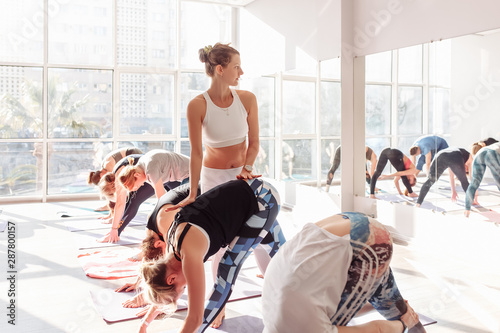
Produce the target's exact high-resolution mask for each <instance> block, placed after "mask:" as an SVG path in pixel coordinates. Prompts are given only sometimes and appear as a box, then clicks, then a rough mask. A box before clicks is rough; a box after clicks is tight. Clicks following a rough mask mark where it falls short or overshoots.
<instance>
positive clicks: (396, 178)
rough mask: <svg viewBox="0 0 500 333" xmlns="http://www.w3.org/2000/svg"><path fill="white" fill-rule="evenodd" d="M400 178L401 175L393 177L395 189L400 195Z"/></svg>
mask: <svg viewBox="0 0 500 333" xmlns="http://www.w3.org/2000/svg"><path fill="white" fill-rule="evenodd" d="M400 179H401V177H399V176H396V177H394V185H395V186H396V189H397V190H398V193H399V194H400V195H403V192H401V188H400V187H399V180H400Z"/></svg>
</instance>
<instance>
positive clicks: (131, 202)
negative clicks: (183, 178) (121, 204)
mask: <svg viewBox="0 0 500 333" xmlns="http://www.w3.org/2000/svg"><path fill="white" fill-rule="evenodd" d="M180 184H181V183H180V182H177V181H176V182H167V183H164V184H163V187H164V188H165V190H167V192H168V191H170V190H171V189H174V188H176V187H177V186H179V185H180ZM154 194H155V189H154V188H153V187H152V186H151V185H149V184H148V183H144V185H142V186H141V187H139V189H138V190H137V191H134V192H130V193H129V194H128V196H127V203H126V204H125V210H124V211H123V216H122V218H121V220H120V224H119V226H118V236H120V234H121V233H122V231H123V229H125V227H126V226H127V225H128V224H129V223H130V221H132V219H133V218H134V217H135V216H136V215H137V211H138V210H139V206H140V205H141V204H142V203H143V202H144V201H146V200H148V199H149V198H150V197H151V196H153V195H154Z"/></svg>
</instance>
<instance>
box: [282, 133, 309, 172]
mask: <svg viewBox="0 0 500 333" xmlns="http://www.w3.org/2000/svg"><path fill="white" fill-rule="evenodd" d="M316 161H317V159H316V140H284V141H283V142H282V145H281V163H282V164H281V178H282V179H283V180H285V181H291V180H307V179H316V177H317V175H316V165H317V164H316Z"/></svg>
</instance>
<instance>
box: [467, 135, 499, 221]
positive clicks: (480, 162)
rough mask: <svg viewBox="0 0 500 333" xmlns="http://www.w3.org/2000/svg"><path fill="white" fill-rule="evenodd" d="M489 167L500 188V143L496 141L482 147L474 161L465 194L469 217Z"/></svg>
mask: <svg viewBox="0 0 500 333" xmlns="http://www.w3.org/2000/svg"><path fill="white" fill-rule="evenodd" d="M486 167H488V168H489V169H490V171H491V174H492V176H493V180H494V181H495V184H496V185H497V187H498V190H500V143H499V142H497V143H494V144H491V145H489V146H486V147H483V148H481V149H480V150H479V151H478V152H477V154H476V156H475V157H474V160H473V161H472V174H471V181H470V184H469V187H468V188H467V192H466V194H465V212H464V215H465V216H466V217H469V215H470V210H471V206H472V204H473V202H474V196H475V194H476V191H477V189H478V188H479V185H480V184H481V181H482V180H483V177H484V173H485V171H486Z"/></svg>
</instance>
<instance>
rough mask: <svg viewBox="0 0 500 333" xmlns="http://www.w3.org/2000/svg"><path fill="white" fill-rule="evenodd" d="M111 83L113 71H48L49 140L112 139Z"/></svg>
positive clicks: (53, 69)
mask: <svg viewBox="0 0 500 333" xmlns="http://www.w3.org/2000/svg"><path fill="white" fill-rule="evenodd" d="M112 82H113V72H112V71H110V70H87V69H55V68H49V86H48V94H49V110H48V111H49V112H48V117H49V118H48V129H49V137H50V138H101V137H111V136H112V128H113V127H112V100H113V87H112Z"/></svg>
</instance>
